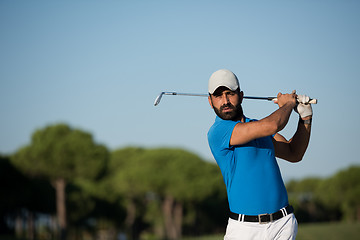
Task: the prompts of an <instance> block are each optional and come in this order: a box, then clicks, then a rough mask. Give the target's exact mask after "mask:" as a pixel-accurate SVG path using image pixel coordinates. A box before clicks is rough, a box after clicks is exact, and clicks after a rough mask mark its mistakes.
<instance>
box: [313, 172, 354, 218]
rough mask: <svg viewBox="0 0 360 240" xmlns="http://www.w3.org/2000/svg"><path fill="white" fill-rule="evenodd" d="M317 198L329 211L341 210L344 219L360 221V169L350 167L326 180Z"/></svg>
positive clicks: (320, 187) (321, 185)
mask: <svg viewBox="0 0 360 240" xmlns="http://www.w3.org/2000/svg"><path fill="white" fill-rule="evenodd" d="M317 197H318V198H319V199H320V200H321V201H322V203H323V204H324V205H325V206H326V207H328V208H329V209H341V211H342V213H343V219H347V220H360V167H358V166H353V167H350V168H348V169H345V170H342V171H340V172H338V173H337V174H336V175H334V176H333V177H331V178H329V179H326V180H324V181H323V182H322V183H321V184H320V185H319V189H318V194H317Z"/></svg>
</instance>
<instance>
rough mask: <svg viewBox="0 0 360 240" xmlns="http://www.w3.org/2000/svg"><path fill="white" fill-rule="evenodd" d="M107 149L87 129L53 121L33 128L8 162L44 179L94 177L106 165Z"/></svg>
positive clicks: (98, 174)
mask: <svg viewBox="0 0 360 240" xmlns="http://www.w3.org/2000/svg"><path fill="white" fill-rule="evenodd" d="M107 158H108V152H107V149H106V147H105V146H102V145H98V144H95V143H94V141H93V139H92V136H91V135H90V134H89V133H86V132H83V131H81V130H77V129H72V128H70V127H69V126H67V125H65V124H57V125H53V126H48V127H45V128H44V129H40V130H37V131H35V133H34V134H33V135H32V138H31V143H30V145H28V146H25V147H23V148H21V149H20V150H19V151H18V152H17V153H16V154H15V155H14V156H13V157H12V162H13V163H14V165H15V166H17V167H18V168H19V169H21V170H22V171H23V172H25V173H26V174H29V175H33V176H41V177H45V178H47V179H51V180H54V179H57V178H64V179H66V180H73V179H74V178H76V177H78V178H79V177H81V178H97V177H99V176H100V174H101V173H103V171H104V170H105V168H106V161H107Z"/></svg>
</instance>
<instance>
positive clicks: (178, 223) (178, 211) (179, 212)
mask: <svg viewBox="0 0 360 240" xmlns="http://www.w3.org/2000/svg"><path fill="white" fill-rule="evenodd" d="M182 220H183V206H182V204H181V203H180V202H176V203H175V209H174V223H175V229H176V235H177V239H181V237H182Z"/></svg>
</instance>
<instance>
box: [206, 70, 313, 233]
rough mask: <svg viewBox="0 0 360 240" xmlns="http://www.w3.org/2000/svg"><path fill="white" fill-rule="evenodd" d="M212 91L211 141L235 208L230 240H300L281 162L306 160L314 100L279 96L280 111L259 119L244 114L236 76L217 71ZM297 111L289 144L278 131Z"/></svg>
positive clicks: (231, 213)
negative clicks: (304, 157) (280, 166)
mask: <svg viewBox="0 0 360 240" xmlns="http://www.w3.org/2000/svg"><path fill="white" fill-rule="evenodd" d="M208 87H209V89H208V90H209V97H208V99H209V103H210V105H211V107H212V108H213V109H214V111H215V113H216V115H217V117H216V119H215V123H214V124H213V125H212V126H211V128H210V130H209V132H208V141H209V146H210V149H211V152H212V154H213V156H214V158H215V160H216V162H217V164H218V165H219V168H220V170H221V173H222V175H223V179H224V182H225V185H226V190H227V196H228V202H229V208H230V213H229V220H228V225H227V229H226V233H225V237H224V240H238V239H295V237H296V233H297V221H296V218H295V216H294V214H293V212H294V209H293V208H292V206H290V205H289V202H288V196H287V191H286V189H285V185H284V182H283V180H282V177H281V173H280V169H279V166H278V164H277V161H276V158H275V157H279V158H282V159H284V160H287V161H289V162H299V161H301V159H302V157H303V155H304V153H305V151H306V148H307V146H308V143H309V139H310V130H311V119H312V108H311V104H309V97H308V96H305V95H296V93H295V91H293V92H292V93H290V94H282V93H279V94H278V95H277V101H275V103H276V104H278V106H279V108H278V109H277V110H276V111H274V112H273V113H272V114H270V115H269V116H267V117H265V118H263V119H260V120H254V119H250V118H248V117H246V116H245V115H244V113H243V109H242V106H241V103H242V100H243V92H242V91H241V90H240V85H239V81H238V79H237V77H236V76H235V74H234V73H232V72H231V71H229V70H226V69H221V70H218V71H216V72H214V73H213V74H212V75H211V77H210V79H209V86H208ZM293 110H295V111H296V112H297V113H298V114H299V123H298V127H297V130H296V132H295V134H294V136H293V137H292V138H291V139H290V140H286V139H285V138H284V137H283V136H282V135H280V134H279V133H278V132H279V131H280V130H282V129H283V128H284V127H285V126H286V124H287V123H288V120H289V117H290V114H291V112H292V111H293Z"/></svg>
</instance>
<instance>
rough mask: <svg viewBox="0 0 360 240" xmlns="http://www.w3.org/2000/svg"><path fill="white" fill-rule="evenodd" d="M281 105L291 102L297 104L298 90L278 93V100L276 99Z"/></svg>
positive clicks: (293, 104) (293, 105)
mask: <svg viewBox="0 0 360 240" xmlns="http://www.w3.org/2000/svg"><path fill="white" fill-rule="evenodd" d="M275 103H277V104H278V105H279V107H282V106H284V105H285V104H291V105H292V107H295V106H296V90H293V91H292V92H291V93H290V94H289V93H288V94H282V93H278V95H277V101H275Z"/></svg>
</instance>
